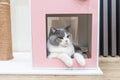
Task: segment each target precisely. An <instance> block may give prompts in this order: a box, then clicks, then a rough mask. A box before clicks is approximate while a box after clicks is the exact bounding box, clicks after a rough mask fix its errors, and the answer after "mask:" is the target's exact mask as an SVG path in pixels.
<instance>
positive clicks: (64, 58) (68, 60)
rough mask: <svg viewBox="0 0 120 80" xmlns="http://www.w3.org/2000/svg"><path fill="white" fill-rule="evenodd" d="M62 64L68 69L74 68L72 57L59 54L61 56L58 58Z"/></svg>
mask: <svg viewBox="0 0 120 80" xmlns="http://www.w3.org/2000/svg"><path fill="white" fill-rule="evenodd" d="M57 57H58V58H59V59H60V60H61V61H62V62H64V63H65V64H66V65H67V66H68V67H72V66H73V62H72V59H71V57H70V56H68V55H67V54H59V56H57Z"/></svg>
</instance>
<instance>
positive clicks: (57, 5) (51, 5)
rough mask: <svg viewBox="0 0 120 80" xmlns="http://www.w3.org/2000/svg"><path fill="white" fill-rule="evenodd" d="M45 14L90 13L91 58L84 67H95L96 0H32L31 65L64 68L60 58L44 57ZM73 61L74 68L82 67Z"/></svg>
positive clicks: (96, 34)
mask: <svg viewBox="0 0 120 80" xmlns="http://www.w3.org/2000/svg"><path fill="white" fill-rule="evenodd" d="M46 14H92V50H91V52H92V58H90V59H86V62H87V64H86V66H85V67H84V68H94V67H96V66H97V47H98V46H97V36H98V32H97V29H98V0H32V41H33V45H32V46H33V50H32V51H33V67H40V68H66V66H65V65H64V64H63V63H62V62H61V61H60V60H57V59H47V58H46ZM73 61H74V68H82V67H80V66H79V65H78V64H77V63H76V61H75V60H73Z"/></svg>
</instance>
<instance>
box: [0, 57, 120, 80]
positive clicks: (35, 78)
mask: <svg viewBox="0 0 120 80" xmlns="http://www.w3.org/2000/svg"><path fill="white" fill-rule="evenodd" d="M100 67H101V69H102V71H103V72H104V75H102V76H40V75H0V80H63V79H64V80H120V57H117V58H114V57H108V58H104V57H100Z"/></svg>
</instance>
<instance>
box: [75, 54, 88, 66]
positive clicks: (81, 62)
mask: <svg viewBox="0 0 120 80" xmlns="http://www.w3.org/2000/svg"><path fill="white" fill-rule="evenodd" d="M74 58H75V59H76V61H77V62H78V64H79V65H81V66H85V65H86V61H85V58H84V57H83V56H82V55H81V54H80V53H75V54H74Z"/></svg>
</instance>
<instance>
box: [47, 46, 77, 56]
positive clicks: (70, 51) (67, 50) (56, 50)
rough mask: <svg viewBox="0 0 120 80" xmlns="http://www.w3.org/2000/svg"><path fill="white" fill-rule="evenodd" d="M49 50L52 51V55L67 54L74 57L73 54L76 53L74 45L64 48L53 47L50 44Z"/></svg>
mask: <svg viewBox="0 0 120 80" xmlns="http://www.w3.org/2000/svg"><path fill="white" fill-rule="evenodd" d="M48 50H49V51H50V53H58V54H59V53H66V54H68V55H72V54H73V53H75V50H74V47H73V45H70V46H67V47H62V46H52V45H50V44H49V45H48Z"/></svg>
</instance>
